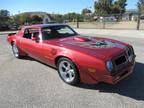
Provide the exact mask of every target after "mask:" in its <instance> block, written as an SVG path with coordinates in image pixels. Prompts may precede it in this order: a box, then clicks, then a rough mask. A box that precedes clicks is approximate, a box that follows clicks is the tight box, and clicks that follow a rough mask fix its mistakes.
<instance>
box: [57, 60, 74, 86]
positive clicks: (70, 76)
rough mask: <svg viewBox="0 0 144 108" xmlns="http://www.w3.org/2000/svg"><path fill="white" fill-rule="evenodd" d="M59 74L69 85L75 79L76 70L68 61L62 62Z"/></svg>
mask: <svg viewBox="0 0 144 108" xmlns="http://www.w3.org/2000/svg"><path fill="white" fill-rule="evenodd" d="M59 73H60V76H61V77H62V79H63V80H64V81H65V82H67V83H69V82H72V81H73V80H74V79H75V69H74V68H73V66H72V65H71V63H70V62H68V61H61V62H60V63H59Z"/></svg>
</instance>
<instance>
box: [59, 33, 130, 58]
mask: <svg viewBox="0 0 144 108" xmlns="http://www.w3.org/2000/svg"><path fill="white" fill-rule="evenodd" d="M57 43H58V44H59V45H60V46H62V47H64V48H68V49H72V50H75V51H78V52H80V53H84V54H88V55H90V56H93V57H97V58H98V57H99V58H101V59H111V58H112V57H113V56H116V55H119V54H120V53H122V52H123V51H124V50H125V49H126V46H127V44H125V43H123V42H120V41H116V40H112V39H107V38H100V37H86V36H75V37H68V38H63V39H58V40H57Z"/></svg>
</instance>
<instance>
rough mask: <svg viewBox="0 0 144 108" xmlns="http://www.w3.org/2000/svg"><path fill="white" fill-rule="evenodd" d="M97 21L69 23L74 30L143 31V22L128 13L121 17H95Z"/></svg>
mask: <svg viewBox="0 0 144 108" xmlns="http://www.w3.org/2000/svg"><path fill="white" fill-rule="evenodd" d="M96 18H97V19H96V20H95V19H94V20H91V21H88V20H87V21H84V22H69V23H68V24H69V25H70V26H72V27H74V28H82V29H124V30H125V29H127V30H136V29H138V30H144V20H143V19H140V17H139V14H137V13H135V14H132V13H129V14H124V15H122V16H121V18H120V16H118V15H117V16H116V15H109V16H107V17H99V18H98V17H96ZM118 18H120V19H118Z"/></svg>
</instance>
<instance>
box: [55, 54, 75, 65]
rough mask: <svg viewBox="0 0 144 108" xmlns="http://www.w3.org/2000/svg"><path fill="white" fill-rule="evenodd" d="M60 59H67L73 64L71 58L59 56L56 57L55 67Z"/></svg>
mask: <svg viewBox="0 0 144 108" xmlns="http://www.w3.org/2000/svg"><path fill="white" fill-rule="evenodd" d="M60 58H67V59H69V60H71V61H72V62H74V60H73V59H71V58H70V57H68V56H65V55H59V56H57V57H56V58H55V66H57V63H58V60H59V59H60ZM74 63H75V62H74ZM75 65H76V64H75Z"/></svg>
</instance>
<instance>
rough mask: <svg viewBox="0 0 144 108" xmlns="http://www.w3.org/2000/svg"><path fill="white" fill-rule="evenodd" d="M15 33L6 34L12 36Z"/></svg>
mask: <svg viewBox="0 0 144 108" xmlns="http://www.w3.org/2000/svg"><path fill="white" fill-rule="evenodd" d="M15 34H16V33H9V34H8V36H13V35H15Z"/></svg>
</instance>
